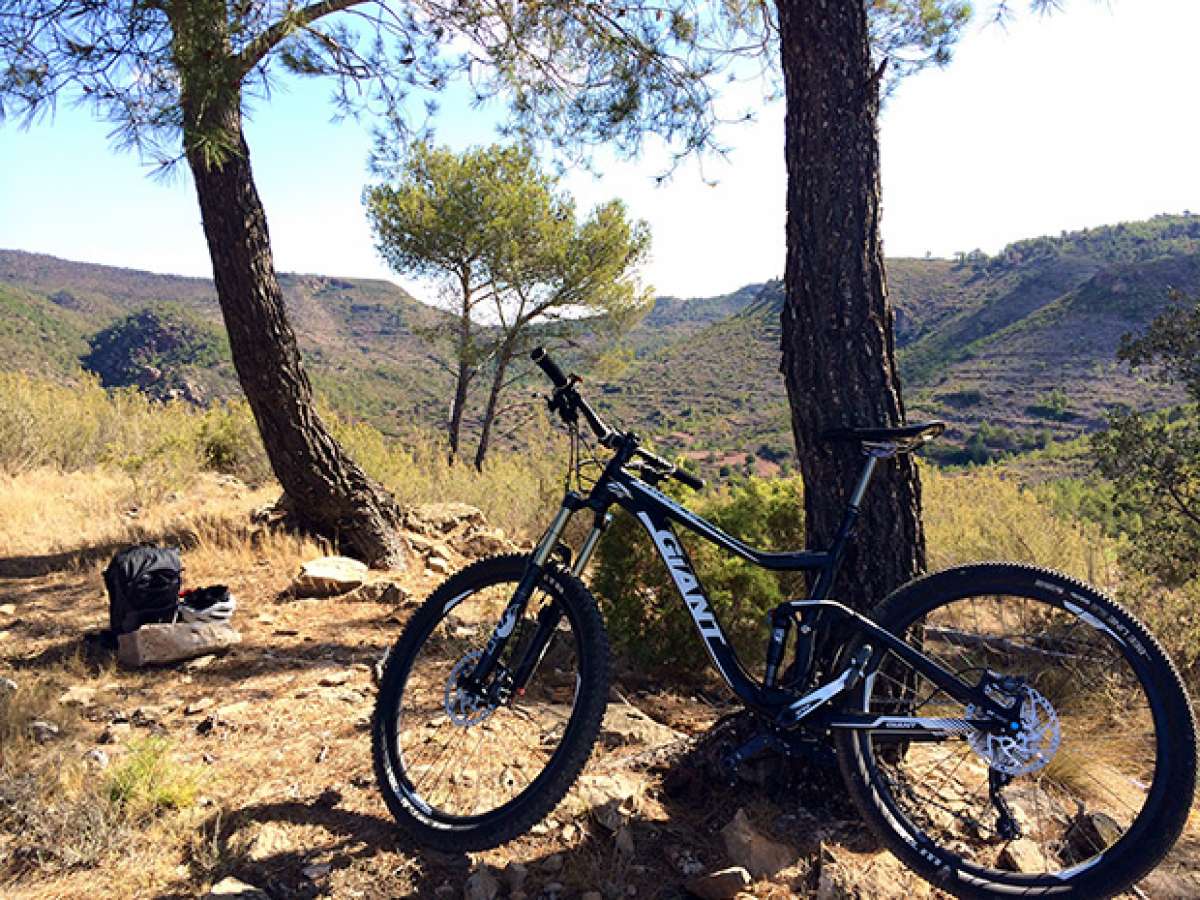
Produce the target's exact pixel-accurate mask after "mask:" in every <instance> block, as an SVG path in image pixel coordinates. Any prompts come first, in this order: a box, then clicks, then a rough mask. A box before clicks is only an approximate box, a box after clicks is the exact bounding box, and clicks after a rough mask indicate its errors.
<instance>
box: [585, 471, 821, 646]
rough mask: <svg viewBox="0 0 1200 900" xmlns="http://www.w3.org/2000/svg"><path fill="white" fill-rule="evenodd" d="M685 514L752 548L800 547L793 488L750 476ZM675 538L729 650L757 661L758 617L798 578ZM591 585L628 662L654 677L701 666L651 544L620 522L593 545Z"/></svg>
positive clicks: (800, 517) (762, 620) (797, 497)
mask: <svg viewBox="0 0 1200 900" xmlns="http://www.w3.org/2000/svg"><path fill="white" fill-rule="evenodd" d="M674 490H678V491H679V492H682V491H683V489H682V488H678V489H674ZM688 505H689V507H690V508H692V509H693V510H695V511H696V512H697V513H698V514H699V515H701V516H704V517H705V518H706V519H708V520H710V521H711V522H713V524H715V525H716V526H717V527H719V528H721V529H723V530H725V531H727V532H729V533H730V534H733V535H734V536H736V537H738V538H740V539H742V540H744V541H746V542H747V543H749V544H751V545H753V546H754V547H757V548H761V549H768V550H786V549H793V548H796V547H799V546H801V545H802V544H803V542H804V501H803V494H802V491H801V488H800V481H799V479H773V480H770V479H764V478H754V477H752V478H748V479H745V480H743V481H739V482H737V483H736V484H732V485H728V486H725V487H722V488H721V489H718V490H716V491H713V492H711V493H708V494H705V495H703V496H701V497H700V498H699V499H698V500H696V501H693V502H691V503H689V504H688ZM677 533H679V534H680V535H681V536H682V538H683V543H684V545H685V547H686V548H687V550H688V553H689V556H690V557H691V559H692V563H693V565H694V567H695V570H696V573H697V575H698V576H699V578H700V582H701V584H703V585H704V590H705V593H706V594H707V595H708V598H709V601H710V603H711V605H712V609H713V612H714V613H715V614H716V616H717V618H718V619H719V620H720V622H721V625H722V627H723V628H724V629H725V633H726V635H727V636H728V637H729V639H730V641H731V642H732V643H733V645H734V649H736V650H737V652H738V655H739V656H740V657H741V658H742V660H743V661H744V662H746V663H756V662H759V661H761V660H762V658H763V652H764V651H765V649H766V637H767V628H766V614H767V612H768V611H769V610H770V609H772V608H773V607H774V606H776V605H777V604H779V603H780V602H782V601H783V600H784V599H785V598H786V597H788V596H794V595H797V594H799V593H802V575H801V574H800V573H773V572H768V571H766V570H764V569H760V568H757V567H755V566H751V565H750V564H749V563H747V562H744V561H743V560H741V559H738V558H737V557H735V556H732V555H731V554H728V553H726V552H725V551H723V550H721V549H719V548H717V547H715V546H714V545H712V544H710V543H708V542H707V541H699V540H693V539H689V537H688V535H687V532H686V531H685V530H684V529H678V532H677ZM592 586H593V588H594V589H595V591H596V593H597V595H598V596H599V598H600V602H601V605H602V607H603V608H604V612H605V619H606V621H607V623H608V628H609V634H610V636H611V638H612V640H613V643H614V644H615V645H616V647H617V648H618V649H619V650H620V651H621V652H622V653H623V654H625V655H626V656H627V657H628V658H629V659H630V660H632V661H633V662H635V663H637V664H639V665H643V666H654V667H663V668H678V669H683V668H685V667H686V668H689V669H694V668H695V667H698V666H703V664H704V660H705V659H706V656H705V650H704V647H703V644H702V642H700V641H699V640H698V639H697V637H696V634H695V627H694V625H693V623H692V621H691V617H690V615H689V614H688V612H687V610H686V607H685V605H684V603H683V601H682V600H681V599H680V598H679V596H678V594H677V592H676V589H675V586H674V583H673V582H672V581H671V578H670V575H669V574H668V573H667V571H666V569H665V567H664V566H663V565H662V563H661V562H660V561H659V559H658V554H657V552H656V551H655V549H654V545H653V542H652V541H651V540H650V538H649V537H648V536H647V535H646V534H645V533H644V532H643V530H642V528H641V526H640V524H638V523H637V522H635V521H634V520H633V519H632V518H630V517H629V516H618V517H617V519H616V520H615V521H614V522H613V525H612V527H611V528H610V529H609V531H608V533H607V534H606V535H605V537H604V540H603V541H602V542H601V544H600V548H599V550H598V553H597V563H596V569H595V575H594V578H593V582H592Z"/></svg>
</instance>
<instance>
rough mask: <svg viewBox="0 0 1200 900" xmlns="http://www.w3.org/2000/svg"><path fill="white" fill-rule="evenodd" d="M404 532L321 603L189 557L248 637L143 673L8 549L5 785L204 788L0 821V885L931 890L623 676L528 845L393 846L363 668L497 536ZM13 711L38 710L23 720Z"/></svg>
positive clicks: (799, 893) (719, 894)
mask: <svg viewBox="0 0 1200 900" xmlns="http://www.w3.org/2000/svg"><path fill="white" fill-rule="evenodd" d="M412 525H413V543H414V548H415V553H414V557H413V564H412V566H411V567H410V569H409V571H407V572H406V573H403V574H400V575H388V576H386V577H385V578H379V577H375V578H374V580H373V581H372V583H370V584H368V585H366V586H364V587H360V588H357V589H355V590H352V591H350V592H348V593H343V594H339V595H336V596H316V597H312V596H297V594H310V593H318V594H320V593H326V589H325V587H323V586H322V584H320V583H319V582H314V581H312V580H311V579H310V581H309V582H308V583H306V584H304V585H301V587H300V589H299V590H297V589H296V587H295V585H296V582H295V581H294V578H295V575H296V566H295V562H296V560H295V559H293V558H290V557H286V556H285V557H284V558H281V557H280V555H279V554H278V553H275V552H273V551H272V550H271V548H270V546H268V545H262V546H261V548H260V549H259V550H255V549H253V547H251V548H250V549H249V550H248V549H247V548H246V547H245V546H239V547H237V548H236V549H233V548H231V549H222V548H221V547H220V546H210V547H207V548H206V549H204V551H203V552H199V553H196V554H194V555H188V554H185V560H186V561H187V564H188V567H187V571H186V576H185V581H186V582H187V583H188V584H191V585H197V584H206V583H213V582H224V583H227V584H229V585H230V586H231V588H232V589H233V591H234V593H235V595H236V596H237V598H238V601H239V611H238V614H237V616H236V619H235V624H236V627H237V629H238V631H239V632H240V634H241V642H240V643H239V644H237V645H236V646H234V647H232V648H229V649H228V650H226V651H224V652H222V653H219V654H214V655H211V656H203V657H200V658H198V659H193V660H191V661H189V662H186V663H181V664H176V665H171V666H166V667H159V668H151V669H144V670H127V669H124V668H119V667H118V666H117V665H116V664H115V662H114V661H112V660H108V659H97V658H95V657H94V656H92V655H90V654H89V653H88V652H86V651H85V649H84V646H83V644H82V643H81V641H80V637H79V636H80V635H81V634H83V633H84V632H85V631H86V630H88V629H91V628H97V627H99V626H100V625H101V624H102V623H103V620H104V616H105V600H104V593H103V584H102V580H101V577H100V569H101V567H102V565H103V562H102V561H99V560H97V559H96V558H92V557H88V556H86V555H83V556H80V555H78V554H77V555H74V556H72V555H71V554H57V555H56V557H55V558H54V559H49V558H46V559H42V558H38V557H36V556H28V557H25V558H22V559H20V560H11V559H10V560H5V561H4V563H5V565H4V566H3V567H0V571H2V572H3V573H4V574H3V576H0V677H2V678H3V679H6V680H4V681H0V692H4V693H5V694H6V695H7V696H8V697H9V698H10V699H9V700H8V701H6V702H8V704H9V706H8V709H9V718H8V723H7V725H6V727H7V728H8V729H9V730H8V731H0V737H3V738H4V740H5V742H6V745H7V746H5V745H0V794H2V793H3V791H5V790H9V791H10V792H11V791H12V790H15V788H13V785H15V784H16V783H17V782H18V781H19V779H20V778H21V777H23V773H28V772H33V771H42V772H43V773H44V771H45V770H46V768H47V767H50V768H57V769H58V770H61V771H62V772H66V771H68V770H71V771H74V770H76V769H77V770H78V771H79V772H81V773H83V774H82V775H81V776H80V777H81V778H83V779H84V780H86V779H88V778H90V779H96V780H99V779H103V778H104V773H105V772H110V771H113V770H114V767H120V766H121V765H122V760H123V759H125V758H127V756H128V755H129V754H130V753H133V752H136V751H137V748H138V747H139V746H141V742H143V741H144V740H145V739H146V738H147V737H150V736H162V737H164V738H165V739H166V740H167V741H168V742H169V747H170V761H171V765H173V766H177V767H179V769H180V770H181V771H186V772H187V773H189V777H190V778H192V779H193V781H194V784H195V786H196V790H195V796H194V797H190V798H189V802H186V803H179V804H176V805H175V806H174V807H173V808H168V809H164V810H162V811H160V812H159V813H158V814H157V815H156V816H155V817H154V818H153V819H152V820H147V821H145V822H143V823H142V824H141V825H140V826H139V828H140V831H139V832H138V834H136V835H134V836H132V837H129V836H128V835H126V836H125V837H124V838H122V842H119V843H118V844H117V845H116V846H112V847H109V848H107V849H106V850H104V851H102V852H97V853H92V854H91V855H90V856H88V857H87V859H86V862H82V863H81V862H80V861H79V860H80V859H81V858H82V857H81V856H78V855H77V856H76V857H74V858H72V857H71V856H70V855H69V854H67V853H66V852H65V851H64V847H63V846H62V845H61V842H63V841H71V840H75V839H76V838H77V835H76V832H74V831H70V830H60V831H58V832H51V831H48V830H46V831H44V830H42V829H39V828H30V827H29V826H28V824H27V825H26V826H25V827H22V828H15V827H13V825H12V822H13V821H16V820H14V819H12V818H11V817H10V819H9V820H8V825H7V826H5V827H3V828H0V894H2V895H3V896H4V897H7V898H14V900H15V898H35V897H36V898H49V897H55V898H57V897H64V898H65V897H89V898H107V897H113V898H116V897H122V898H124V897H162V898H167V897H179V898H182V897H197V896H205V895H210V896H220V897H243V898H250V897H256V898H264V897H271V898H293V897H295V898H312V897H338V898H382V897H404V896H428V897H441V898H458V897H464V898H467V900H491V898H495V897H509V898H512V900H522V898H524V900H533V898H545V900H551V898H561V900H570V898H581V900H615V898H619V897H638V898H664V900H665V898H676V897H687V896H696V897H701V898H726V897H735V896H737V897H743V898H749V897H758V898H785V897H820V898H831V900H832V898H847V897H935V896H942V895H940V894H938V892H936V891H934V890H933V889H932V888H930V887H929V886H928V885H926V884H925V883H924V882H923V881H921V880H920V879H918V878H917V877H915V876H913V875H911V874H909V873H908V872H907V871H906V870H905V869H904V868H903V867H902V866H900V865H899V864H898V863H897V862H896V861H895V860H894V859H893V858H892V857H891V856H890V855H889V854H887V853H886V852H882V851H880V850H879V848H878V847H877V846H876V844H875V843H874V841H873V840H872V838H871V837H870V836H869V835H868V834H867V833H866V832H865V830H864V828H863V826H862V824H861V823H860V822H859V821H858V820H857V818H856V817H855V815H854V813H853V812H852V811H851V810H850V809H849V808H848V806H847V805H846V804H845V803H844V801H842V800H841V799H840V798H841V785H840V782H839V780H838V778H837V775H836V772H834V771H832V770H823V769H821V768H819V767H818V768H815V769H813V770H812V771H811V772H810V773H809V778H808V780H807V782H805V783H803V784H796V785H792V786H789V787H787V788H786V789H781V783H780V782H779V781H777V780H772V779H768V778H759V779H755V780H756V781H758V782H760V783H759V784H755V783H752V782H746V783H742V784H739V785H737V786H735V787H728V786H725V785H723V784H720V783H717V782H714V781H712V780H711V779H708V778H707V777H706V776H705V774H704V771H705V770H704V759H703V750H702V749H700V750H697V749H696V748H695V746H694V745H695V741H694V738H695V737H696V736H699V735H702V734H704V733H706V732H707V731H708V729H709V728H710V727H711V726H712V725H713V724H714V723H715V722H717V721H718V719H720V718H721V717H722V716H723V715H724V714H726V713H729V712H731V711H732V710H731V708H729V707H727V706H726V705H725V701H724V700H723V699H721V698H722V697H723V695H722V694H720V693H719V692H717V691H710V690H709V689H708V688H704V687H702V688H699V689H690V690H688V691H679V690H671V689H668V688H665V687H663V686H660V685H657V684H654V683H650V682H647V681H646V680H644V679H643V678H640V677H638V676H636V675H635V674H634V673H629V672H625V673H620V674H619V677H618V679H617V683H616V685H615V686H614V689H613V692H612V695H611V697H610V706H609V713H608V716H607V718H606V720H605V725H604V728H603V732H602V735H601V741H600V744H599V746H598V748H597V750H596V752H595V754H594V756H593V758H592V760H591V761H590V763H589V765H588V767H587V769H586V772H585V775H584V776H583V777H582V778H581V780H580V782H579V784H578V785H577V786H576V788H575V789H574V790H573V791H572V792H571V794H570V795H569V796H568V798H567V800H565V801H564V803H563V804H562V805H561V806H560V807H559V809H558V810H556V811H555V812H554V813H553V814H552V816H551V817H549V818H548V819H547V820H545V821H544V822H543V823H541V824H540V825H538V826H535V828H534V829H533V831H532V833H530V834H528V835H526V836H525V837H523V838H521V839H519V840H517V841H515V842H514V843H512V844H510V845H508V846H505V847H503V848H500V849H497V850H493V851H489V852H485V853H479V854H471V855H462V856H447V855H442V854H434V853H429V852H424V851H422V850H420V849H418V848H413V847H410V846H406V845H404V844H403V843H402V842H401V841H400V840H399V839H398V837H397V834H396V832H395V830H394V828H393V827H392V824H391V821H390V819H389V816H388V814H387V811H386V809H385V807H384V805H383V802H382V800H381V799H380V797H379V794H378V792H377V790H376V788H375V782H374V777H373V775H372V771H371V761H370V746H369V744H370V741H369V734H368V718H369V716H370V712H371V707H372V703H373V699H374V676H375V666H376V664H377V663H378V661H379V659H380V657H381V655H382V653H383V652H384V651H385V649H386V648H387V647H388V646H389V645H390V644H391V643H392V641H393V640H394V639H395V638H396V636H397V635H398V633H399V631H400V628H401V627H402V625H403V623H404V622H405V621H406V620H407V618H408V617H409V615H411V613H412V611H413V609H414V608H415V607H416V605H417V604H418V603H419V600H420V598H422V597H424V596H425V595H426V594H427V593H428V592H429V591H430V590H432V589H433V588H434V587H435V586H436V585H437V583H439V582H440V581H441V580H442V579H443V578H444V576H445V573H446V572H447V571H451V570H453V569H455V568H457V567H458V566H460V565H462V564H463V563H464V562H466V561H467V560H468V559H470V558H471V557H473V556H476V555H480V554H485V553H490V552H496V551H497V550H501V549H503V548H504V546H505V544H506V541H505V538H504V536H503V535H502V534H498V533H496V532H494V531H492V530H491V529H488V528H487V527H486V523H483V522H482V521H481V520H480V519H479V518H478V517H477V516H476V515H475V514H473V513H471V512H469V511H467V510H462V509H455V508H451V507H437V508H431V509H427V510H425V511H424V513H423V515H422V516H420V517H418V518H416V519H414V521H413V523H412ZM252 543H253V542H252ZM16 698H21V702H22V703H23V704H24V706H23V707H22V708H26V709H28V710H31V711H34V710H35V711H36V712H37V716H38V718H37V719H36V720H34V719H32V718H29V717H28V716H27V717H26V718H25V719H20V720H19V721H17V719H16V718H14V717H15V713H13V712H12V711H13V710H14V709H16V708H17V703H16ZM39 698H40V699H39ZM39 704H40V705H39ZM31 715H32V713H31ZM39 766H40V769H39ZM72 767H74V768H72ZM64 790H65V788H64ZM39 802H43V803H45V804H46V809H47V811H48V812H47V815H48V816H49V815H51V813H53V811H54V809H55V808H56V807H55V802H56V801H55V798H54V796H53V795H52V793H48V794H46V795H44V796H43V797H42V799H41V800H40V801H39ZM25 821H26V822H28V821H29V820H28V819H26V820H25ZM4 822H5V819H4V814H3V813H0V823H4ZM47 834H57V835H59V837H58V838H57V840H58V841H59V842H60V846H57V847H56V846H47V845H45V843H46V841H47V838H46V835H47ZM39 841H40V842H42V843H39ZM1196 858H1200V845H1198V843H1197V840H1196V837H1195V835H1194V834H1191V835H1189V837H1188V838H1187V839H1186V840H1185V842H1184V843H1183V844H1182V845H1181V847H1180V848H1179V850H1177V851H1176V854H1175V855H1174V856H1173V857H1172V858H1171V860H1170V861H1169V862H1168V864H1167V865H1166V866H1164V868H1163V869H1162V870H1160V872H1158V873H1156V875H1155V876H1154V877H1153V878H1152V879H1151V880H1149V881H1148V882H1147V883H1146V884H1144V885H1143V892H1142V894H1143V896H1151V897H1186V896H1200V879H1198V878H1197V876H1196V874H1195V866H1194V865H1193V863H1192V862H1191V861H1192V860H1194V859H1196ZM72 859H74V862H73V861H72ZM210 892H211V894H210Z"/></svg>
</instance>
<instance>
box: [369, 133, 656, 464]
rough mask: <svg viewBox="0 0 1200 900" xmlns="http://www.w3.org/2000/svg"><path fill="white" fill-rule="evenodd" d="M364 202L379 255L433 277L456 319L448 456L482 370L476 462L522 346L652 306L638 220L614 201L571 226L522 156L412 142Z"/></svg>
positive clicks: (403, 269) (406, 270)
mask: <svg viewBox="0 0 1200 900" xmlns="http://www.w3.org/2000/svg"><path fill="white" fill-rule="evenodd" d="M365 201H366V204H367V211H368V217H369V218H370V220H371V224H372V227H373V228H374V231H375V235H376V238H377V244H378V248H379V251H380V253H381V255H382V256H383V257H384V258H385V259H386V260H387V261H388V263H389V264H390V265H391V266H392V268H393V269H395V270H396V271H397V272H399V273H401V274H403V275H407V276H410V277H411V276H425V277H433V278H434V279H436V280H437V281H438V282H439V283H440V285H441V289H442V295H443V297H445V298H446V299H447V300H448V302H449V305H450V307H451V308H452V309H453V311H454V316H453V318H452V319H448V320H447V322H446V328H445V329H444V333H445V334H446V335H447V336H448V337H450V343H451V344H452V346H453V357H454V365H453V366H452V367H451V368H452V370H453V371H454V372H455V373H456V375H457V385H456V391H455V400H454V404H453V406H452V408H451V415H450V421H449V437H450V446H451V452H452V453H454V452H456V451H457V447H458V430H459V427H460V425H461V420H462V407H463V404H464V402H465V400H466V397H467V390H468V386H469V384H470V382H471V380H473V378H474V376H475V374H476V373H477V372H478V371H479V369H480V368H481V367H487V369H488V370H489V371H490V374H491V377H492V388H491V391H490V394H489V397H488V402H487V404H486V406H485V409H484V412H483V418H482V422H481V426H480V432H481V433H480V443H479V450H478V451H477V453H476V464H477V465H480V466H481V465H482V464H483V460H484V457H485V456H486V453H487V444H488V437H489V435H490V433H491V429H492V425H493V422H494V419H495V414H496V411H497V403H498V401H499V398H500V395H501V393H502V392H503V389H504V387H505V386H506V383H507V382H506V379H507V378H510V377H511V376H512V371H511V368H510V364H511V363H512V361H513V360H514V358H515V357H516V356H517V354H519V353H520V351H521V350H522V349H524V348H525V346H526V344H528V343H529V342H530V341H531V340H537V341H545V340H546V339H547V338H549V337H552V336H556V337H560V338H562V337H566V336H569V335H570V334H572V333H574V332H577V331H579V330H580V329H583V328H587V329H589V330H591V331H595V330H598V329H604V330H608V331H614V330H616V331H619V330H622V329H623V328H625V327H627V326H628V325H629V324H631V323H632V321H633V320H634V319H635V318H636V317H637V316H638V315H639V314H640V313H642V312H644V311H645V310H647V309H648V308H649V306H650V304H651V303H652V292H651V289H650V288H649V287H648V286H646V285H644V284H642V283H641V281H640V279H639V274H638V270H639V268H640V266H641V265H642V263H644V262H645V260H646V257H647V255H648V253H649V249H650V233H649V228H648V227H647V225H646V223H645V222H641V221H636V222H634V221H630V220H629V218H628V216H627V214H626V211H625V207H624V204H622V203H621V202H620V201H619V200H613V201H610V202H608V203H605V204H602V205H600V206H598V207H596V208H595V209H594V210H592V211H591V212H590V213H589V214H588V215H587V216H586V217H584V218H583V219H582V220H578V218H577V214H576V209H575V203H574V201H573V200H572V199H571V197H570V196H569V195H567V194H566V193H564V192H563V191H562V190H561V189H560V187H559V183H558V178H557V177H556V176H554V175H550V174H547V173H546V172H544V171H542V169H541V168H540V167H539V165H538V163H537V160H536V158H535V156H534V154H533V153H532V152H531V151H530V150H529V149H528V148H524V147H504V146H500V145H492V146H490V147H481V148H476V149H472V150H467V151H465V152H463V153H461V154H457V153H454V152H453V151H451V150H449V149H445V148H437V147H432V146H430V145H428V144H425V143H418V144H416V145H415V146H414V147H413V148H412V149H411V151H410V153H409V154H408V158H407V162H406V164H405V166H404V168H403V172H402V174H401V176H400V177H399V178H398V179H397V181H395V182H394V183H391V184H383V185H378V186H375V187H373V188H370V189H368V190H367V191H366V192H365ZM435 337H436V335H435Z"/></svg>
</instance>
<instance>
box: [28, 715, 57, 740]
mask: <svg viewBox="0 0 1200 900" xmlns="http://www.w3.org/2000/svg"><path fill="white" fill-rule="evenodd" d="M58 732H59V729H58V726H57V725H55V724H54V723H53V722H44V721H42V720H41V719H38V720H36V721H33V722H30V723H29V735H30V737H32V738H33V739H34V740H35V741H37V742H38V743H39V744H45V743H48V742H49V741H51V740H53V739H54V738H56V737H58Z"/></svg>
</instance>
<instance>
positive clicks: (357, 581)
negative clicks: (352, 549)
mask: <svg viewBox="0 0 1200 900" xmlns="http://www.w3.org/2000/svg"><path fill="white" fill-rule="evenodd" d="M367 574H368V570H367V566H366V563H361V562H359V561H358V560H357V559H351V558H350V557H348V556H322V557H321V558H320V559H311V560H309V561H308V562H306V563H304V565H302V566H301V567H300V574H299V575H297V576H296V579H295V581H293V582H292V593H293V594H294V595H295V596H297V597H335V596H337V595H338V594H345V593H346V592H348V591H352V590H354V589H355V588H356V587H358V586H359V585H361V584H363V583H364V582H365V581H366V580H367Z"/></svg>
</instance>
